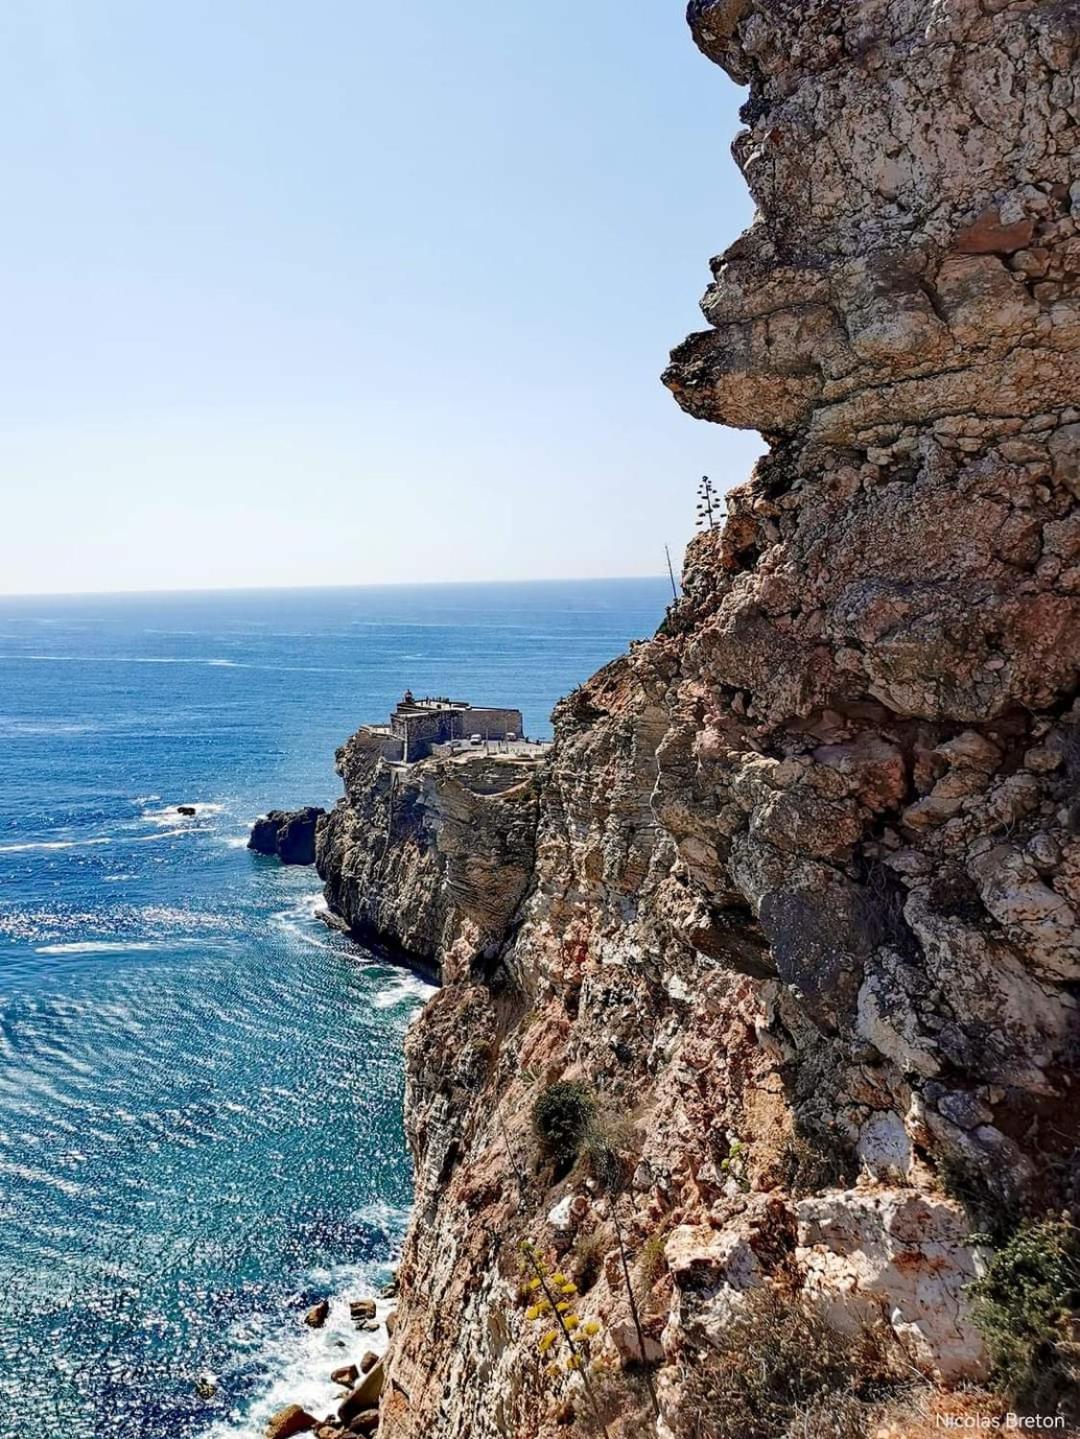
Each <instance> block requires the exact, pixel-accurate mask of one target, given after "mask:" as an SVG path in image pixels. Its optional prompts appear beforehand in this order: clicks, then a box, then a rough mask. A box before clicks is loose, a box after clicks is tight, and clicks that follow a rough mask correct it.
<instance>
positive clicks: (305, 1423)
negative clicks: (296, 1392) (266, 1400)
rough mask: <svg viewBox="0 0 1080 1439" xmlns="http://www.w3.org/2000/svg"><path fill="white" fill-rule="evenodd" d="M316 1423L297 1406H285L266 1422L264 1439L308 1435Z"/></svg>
mask: <svg viewBox="0 0 1080 1439" xmlns="http://www.w3.org/2000/svg"><path fill="white" fill-rule="evenodd" d="M318 1422H319V1421H318V1420H317V1419H316V1418H315V1417H314V1416H313V1415H311V1414H309V1413H308V1412H307V1410H306V1409H302V1408H301V1407H300V1405H299V1404H286V1405H285V1407H284V1409H279V1410H278V1411H277V1413H276V1414H274V1415H273V1416H272V1418H270V1419H269V1420H268V1421H267V1425H266V1439H292V1436H293V1435H294V1434H306V1433H308V1431H309V1430H311V1429H314V1428H315V1427H316V1425H317V1424H318Z"/></svg>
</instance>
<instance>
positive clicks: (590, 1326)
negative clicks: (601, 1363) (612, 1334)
mask: <svg viewBox="0 0 1080 1439" xmlns="http://www.w3.org/2000/svg"><path fill="white" fill-rule="evenodd" d="M584 1329H585V1333H586V1334H587V1335H588V1336H589V1338H590V1339H591V1338H592V1337H593V1335H594V1334H599V1333H600V1326H599V1324H597V1322H596V1320H595V1319H590V1320H589V1322H588V1323H587V1324H586V1325H585V1326H584Z"/></svg>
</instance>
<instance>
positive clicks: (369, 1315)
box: [349, 1299, 376, 1324]
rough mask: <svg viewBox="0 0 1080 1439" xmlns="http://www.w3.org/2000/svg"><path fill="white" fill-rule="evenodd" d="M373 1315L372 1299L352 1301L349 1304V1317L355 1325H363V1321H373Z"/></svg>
mask: <svg viewBox="0 0 1080 1439" xmlns="http://www.w3.org/2000/svg"><path fill="white" fill-rule="evenodd" d="M375 1314H376V1309H375V1301H374V1299H354V1300H352V1301H351V1303H350V1304H349V1317H350V1318H351V1319H352V1320H353V1322H354V1323H355V1324H363V1323H364V1322H365V1321H368V1320H371V1319H374V1318H375Z"/></svg>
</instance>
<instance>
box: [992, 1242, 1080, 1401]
mask: <svg viewBox="0 0 1080 1439" xmlns="http://www.w3.org/2000/svg"><path fill="white" fill-rule="evenodd" d="M970 1293H971V1297H972V1301H973V1302H972V1316H973V1318H974V1320H975V1323H976V1324H977V1325H978V1326H979V1328H980V1329H981V1330H982V1333H983V1336H984V1337H985V1339H986V1344H987V1348H988V1349H989V1351H990V1357H991V1359H992V1361H993V1364H994V1378H995V1380H996V1381H997V1383H998V1384H1000V1385H1001V1387H1002V1389H1003V1390H1004V1391H1005V1392H1006V1394H1007V1395H1008V1397H1009V1398H1010V1399H1011V1400H1012V1401H1013V1402H1014V1403H1017V1404H1020V1405H1024V1406H1029V1407H1031V1408H1033V1409H1039V1410H1041V1409H1043V1408H1044V1407H1045V1408H1052V1407H1053V1406H1054V1405H1055V1404H1056V1403H1058V1402H1059V1401H1060V1400H1061V1399H1062V1398H1063V1397H1064V1396H1066V1395H1069V1394H1070V1393H1071V1394H1072V1395H1073V1396H1075V1394H1076V1391H1077V1386H1078V1385H1080V1341H1078V1338H1077V1332H1078V1330H1080V1229H1077V1228H1076V1226H1075V1225H1073V1224H1071V1223H1069V1222H1068V1221H1067V1220H1043V1221H1041V1222H1039V1223H1028V1224H1022V1225H1021V1226H1020V1228H1019V1229H1018V1230H1017V1231H1016V1232H1015V1234H1013V1236H1012V1238H1011V1239H1010V1240H1009V1241H1008V1242H1007V1243H1006V1244H1003V1245H1002V1246H1001V1248H1000V1249H999V1250H998V1251H997V1253H996V1254H995V1255H994V1257H993V1258H992V1259H991V1260H990V1263H989V1264H988V1266H987V1269H986V1273H985V1274H984V1275H983V1277H982V1278H981V1279H978V1280H976V1282H975V1283H974V1284H973V1285H972V1286H971V1290H970Z"/></svg>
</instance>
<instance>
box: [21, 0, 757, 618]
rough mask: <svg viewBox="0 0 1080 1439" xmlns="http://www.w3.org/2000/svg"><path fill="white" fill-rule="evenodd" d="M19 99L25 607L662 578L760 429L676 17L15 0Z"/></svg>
mask: <svg viewBox="0 0 1080 1439" xmlns="http://www.w3.org/2000/svg"><path fill="white" fill-rule="evenodd" d="M0 95H2V96H3V100H2V101H0V104H2V106H3V109H4V112H5V117H4V123H3V124H2V125H0V167H2V170H3V173H4V176H5V206H4V209H5V221H4V225H3V226H2V227H0V295H2V303H3V313H4V317H5V323H4V326H3V336H2V339H0V475H2V477H3V487H4V503H3V510H2V514H3V522H2V523H0V593H8V594H11V593H26V592H39V593H40V592H46V593H48V592H58V591H75V592H79V591H89V590H97V591H112V590H138V589H169V588H200V587H218V588H220V587H231V586H247V585H310V584H364V583H381V582H392V581H402V582H412V581H420V580H453V579H493V578H504V579H518V578H540V577H569V576H609V575H634V574H655V573H659V572H660V571H661V570H662V569H663V545H664V542H665V541H668V542H669V543H670V544H671V547H672V550H673V552H675V554H676V556H678V554H679V553H680V552H681V548H682V546H683V545H684V544H685V542H686V540H687V538H688V537H689V535H690V534H691V532H692V528H693V511H694V486H695V484H696V481H697V479H698V478H699V476H700V475H701V474H703V473H705V472H708V473H710V474H711V475H712V476H713V477H714V479H716V481H717V482H718V483H719V484H720V486H721V487H722V488H727V487H729V486H730V485H732V484H736V483H739V482H740V481H741V480H742V479H743V478H745V476H746V474H747V473H748V471H749V468H750V465H751V463H752V461H753V458H754V456H755V455H756V454H758V453H759V452H760V450H761V448H762V447H761V443H760V441H759V439H758V437H757V436H756V435H753V434H740V433H737V432H734V431H729V430H725V429H721V428H719V427H716V426H709V425H704V424H701V423H699V422H696V421H694V420H691V419H689V418H688V417H686V416H684V415H683V414H682V413H681V411H680V410H679V409H678V407H677V406H676V404H675V402H674V400H673V399H672V398H671V397H670V396H669V395H668V394H667V392H666V391H665V390H664V389H663V388H662V386H661V385H660V382H659V374H660V371H661V370H662V368H663V366H664V363H665V361H666V357H667V352H668V350H669V349H670V347H671V346H672V345H673V344H676V343H677V342H678V341H679V340H681V339H682V338H683V336H684V335H685V334H686V333H688V332H689V331H690V330H692V329H697V328H701V326H702V323H703V322H702V320H701V317H700V314H699V312H698V310H697V304H696V302H697V298H698V297H699V295H700V293H701V292H702V290H703V289H704V287H705V284H706V283H707V281H708V268H707V261H708V258H709V256H710V255H711V254H715V253H717V252H718V251H720V250H721V249H723V248H724V247H725V245H727V244H728V243H730V241H731V240H732V239H733V238H734V236H735V235H736V234H737V233H738V232H739V231H740V230H741V229H743V228H744V227H745V225H746V224H747V223H748V222H749V220H750V216H751V205H750V202H749V199H748V197H747V195H746V191H745V186H744V184H743V182H742V180H741V178H740V177H739V175H738V173H737V172H736V170H735V168H734V165H733V164H732V161H731V158H730V155H729V151H728V147H729V144H730V140H731V138H732V137H733V135H734V134H735V131H736V129H737V128H738V121H737V114H736V112H737V108H738V104H739V102H740V98H741V97H740V92H739V91H738V90H737V89H736V87H735V86H733V85H732V84H731V83H730V82H729V81H728V80H727V79H726V78H725V76H724V75H723V74H722V73H721V72H720V71H719V70H718V69H717V68H716V67H715V66H712V65H710V64H709V63H708V62H707V61H706V60H704V59H703V58H702V57H701V56H700V55H699V54H698V53H697V51H696V50H695V49H694V46H693V44H692V42H691V40H690V36H689V33H688V31H687V30H686V27H685V24H684V21H683V18H682V5H681V4H680V3H679V0H641V3H639V4H637V5H634V6H627V5H626V4H625V3H624V0H588V3H585V4H583V3H582V0H547V3H545V4H544V5H542V6H532V5H512V4H507V3H506V0H500V3H496V0H469V3H468V4H467V5H464V6H450V5H447V4H446V0H410V3H409V4H408V5H402V4H389V5H388V4H386V3H385V0H380V3H377V4H376V3H374V0H309V3H307V4H304V5H300V4H298V3H295V0H289V3H285V0H228V2H227V3H225V4H222V3H220V0H212V3H210V0H185V3H184V4H183V5H159V4H147V3H145V0H92V3H87V0H9V3H8V4H5V5H4V6H3V7H0Z"/></svg>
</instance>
